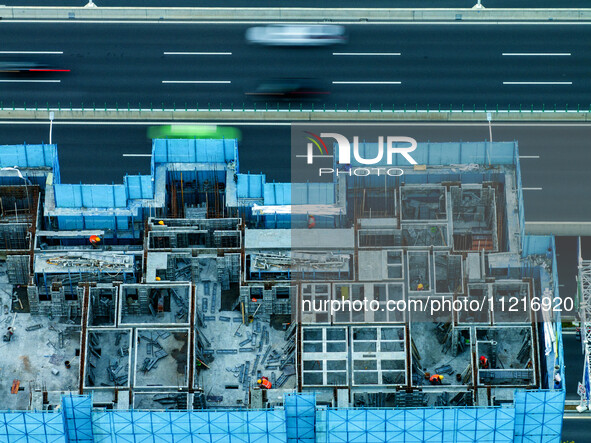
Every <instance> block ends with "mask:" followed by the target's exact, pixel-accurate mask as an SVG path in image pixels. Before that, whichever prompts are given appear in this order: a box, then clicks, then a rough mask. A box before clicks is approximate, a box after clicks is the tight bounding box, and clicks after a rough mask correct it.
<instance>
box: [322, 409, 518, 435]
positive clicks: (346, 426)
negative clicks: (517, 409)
mask: <svg viewBox="0 0 591 443" xmlns="http://www.w3.org/2000/svg"><path fill="white" fill-rule="evenodd" d="M321 416H323V417H325V419H324V420H325V422H324V423H322V426H321V427H322V428H323V429H324V430H325V431H324V432H323V433H319V437H320V438H319V439H318V441H319V442H327V443H357V442H359V443H361V442H364V443H386V442H392V441H396V442H398V441H400V442H408V443H415V442H416V443H511V442H513V429H514V420H515V416H514V410H513V409H512V408H447V409H444V408H421V409H336V410H332V409H329V410H327V411H326V413H322V414H321ZM322 434H323V435H322Z"/></svg>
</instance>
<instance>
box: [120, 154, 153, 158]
mask: <svg viewBox="0 0 591 443" xmlns="http://www.w3.org/2000/svg"><path fill="white" fill-rule="evenodd" d="M122 155H123V157H152V154H122Z"/></svg>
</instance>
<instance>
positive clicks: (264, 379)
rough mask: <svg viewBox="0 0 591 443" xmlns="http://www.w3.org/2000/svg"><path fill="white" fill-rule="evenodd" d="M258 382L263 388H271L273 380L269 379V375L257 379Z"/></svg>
mask: <svg viewBox="0 0 591 443" xmlns="http://www.w3.org/2000/svg"><path fill="white" fill-rule="evenodd" d="M257 383H258V384H259V386H260V387H261V388H263V389H271V387H272V386H271V382H270V381H269V379H268V378H267V377H261V378H259V379H258V380H257Z"/></svg>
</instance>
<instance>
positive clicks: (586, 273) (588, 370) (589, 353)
mask: <svg viewBox="0 0 591 443" xmlns="http://www.w3.org/2000/svg"><path fill="white" fill-rule="evenodd" d="M578 249H579V278H578V281H579V293H580V297H581V301H580V307H579V312H580V316H581V338H582V342H583V352H584V353H585V363H584V368H583V384H584V386H585V388H586V392H587V394H586V398H587V401H589V395H590V388H591V260H583V258H582V253H581V240H580V238H579V248H578Z"/></svg>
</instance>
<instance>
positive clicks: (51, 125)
mask: <svg viewBox="0 0 591 443" xmlns="http://www.w3.org/2000/svg"><path fill="white" fill-rule="evenodd" d="M54 117H55V113H54V112H53V111H51V112H50V113H49V144H50V145H51V133H52V130H53V118H54Z"/></svg>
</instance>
